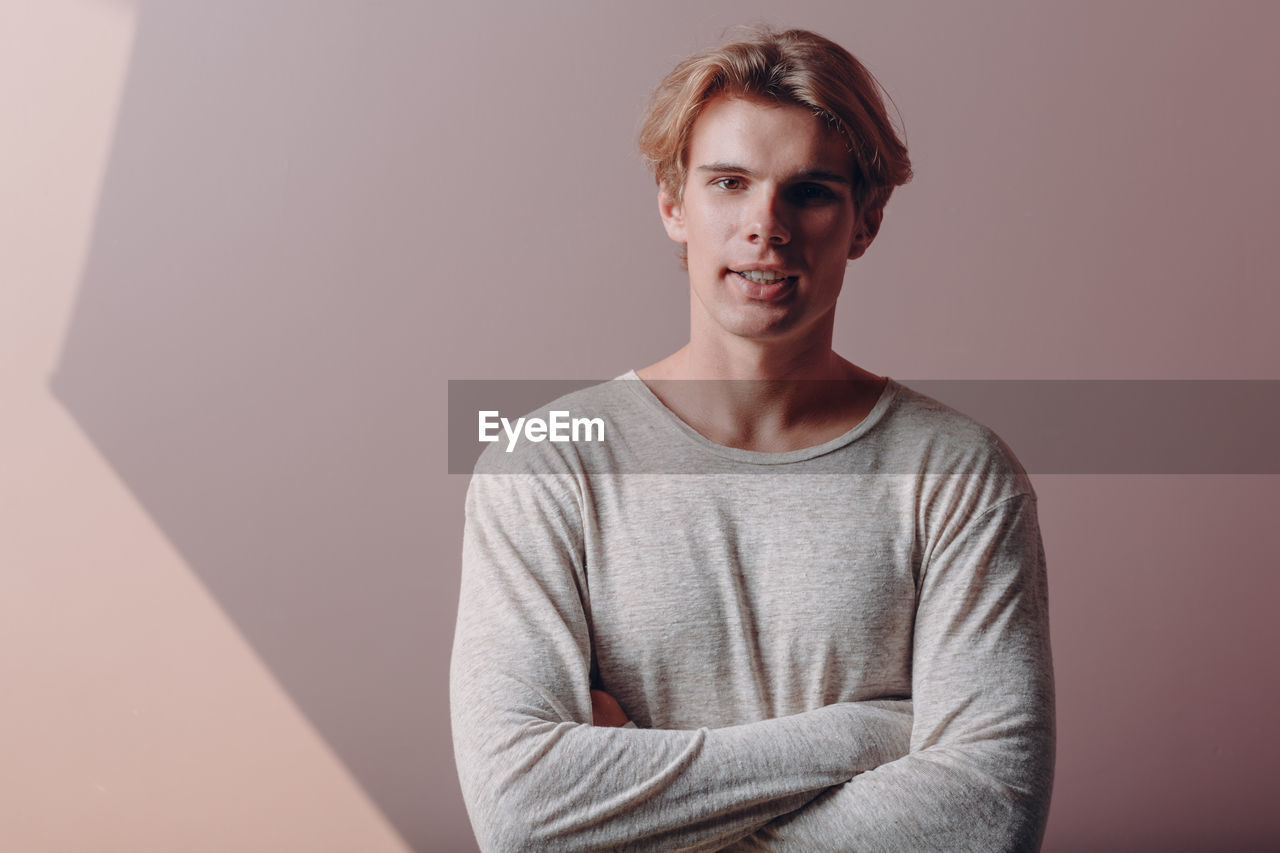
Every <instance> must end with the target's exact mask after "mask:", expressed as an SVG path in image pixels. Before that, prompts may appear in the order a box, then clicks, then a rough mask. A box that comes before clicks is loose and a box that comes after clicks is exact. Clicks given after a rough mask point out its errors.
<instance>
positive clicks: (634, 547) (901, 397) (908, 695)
mask: <svg viewBox="0 0 1280 853" xmlns="http://www.w3.org/2000/svg"><path fill="white" fill-rule="evenodd" d="M550 409H559V410H567V411H571V412H572V413H573V415H574V416H578V415H581V416H589V417H602V418H603V419H604V421H605V423H606V440H605V441H604V442H599V443H588V442H578V443H573V444H552V443H550V442H545V443H541V444H529V443H525V444H524V445H523V446H522V447H517V448H516V451H515V452H512V453H507V452H505V448H502V447H500V446H494V447H491V448H490V450H489V451H488V452H486V454H485V455H484V456H483V457H482V459H481V461H480V463H479V464H478V465H477V469H476V475H475V476H474V477H473V478H472V482H471V486H470V489H469V491H468V497H467V524H466V532H465V535H464V546H463V576H462V593H461V601H460V605H459V616H458V626H457V634H456V638H455V644H454V652H453V661H452V667H451V688H450V692H451V703H452V712H453V729H454V746H455V752H456V757H457V762H458V771H459V777H460V780H461V783H462V790H463V794H464V797H465V800H466V803H467V808H468V812H469V814H470V816H471V820H472V825H473V827H474V828H475V830H476V835H477V838H478V839H479V841H480V844H481V846H482V847H483V848H484V849H485V850H617V849H625V850H675V849H688V850H716V849H722V848H728V847H732V848H733V849H735V850H749V849H769V850H795V851H820V850H855V849H856V850H884V851H903V850H926V849H940V850H981V851H999V850H1028V849H1035V848H1036V847H1037V846H1038V844H1039V841H1040V838H1041V835H1042V833H1043V828H1044V821H1045V817H1046V814H1047V811H1048V799H1049V792H1050V786H1051V780H1052V765H1053V685H1052V669H1051V664H1050V654H1049V641H1048V615H1047V604H1046V591H1045V577H1044V557H1043V551H1042V549H1041V545H1040V537H1039V529H1038V524H1037V521H1036V513H1035V497H1034V493H1033V491H1032V489H1031V485H1030V483H1029V481H1028V480H1027V478H1026V476H1025V474H1024V473H1023V472H1022V470H1021V468H1020V467H1019V466H1018V464H1017V462H1016V460H1014V459H1013V457H1012V455H1011V454H1010V453H1009V452H1008V450H1007V449H1006V448H1005V447H1004V446H1003V445H1002V444H1001V443H1000V441H999V440H998V439H997V438H996V437H995V436H994V435H993V434H992V433H991V432H990V431H989V430H986V429H985V428H983V427H981V426H979V425H978V424H976V423H974V422H973V421H971V420H969V419H967V418H965V417H963V416H962V415H959V414H957V413H955V412H953V411H951V410H949V409H947V408H945V407H944V406H941V405H940V404H938V403H936V402H934V401H932V400H930V399H928V398H926V397H924V396H922V395H919V394H916V393H915V392H912V391H910V390H909V389H907V388H905V387H904V386H902V385H900V384H898V383H895V382H890V383H889V385H888V387H887V388H886V389H885V392H884V393H883V395H882V396H881V398H880V400H879V401H878V402H877V404H876V406H875V407H874V408H873V410H872V411H871V413H870V414H869V415H868V416H867V417H866V418H865V419H864V420H863V421H862V423H860V424H859V425H858V426H856V427H855V428H854V429H852V430H850V431H849V432H848V433H846V434H844V435H843V436H840V437H839V438H837V439H834V440H832V441H829V442H827V443H825V444H822V445H819V446H817V447H811V448H806V449H804V450H798V451H793V452H787V453H758V452H753V451H746V450H739V449H734V448H727V447H723V446H720V445H717V444H714V443H712V442H710V441H708V440H707V439H705V438H703V437H702V436H700V435H699V434H698V433H696V432H695V431H694V430H692V429H691V428H690V427H688V426H687V425H686V424H684V423H683V422H682V421H680V420H679V419H678V418H676V417H675V415H673V414H672V413H671V412H670V411H669V410H667V409H666V408H665V407H664V406H663V405H662V404H661V402H659V401H658V399H657V398H656V397H654V396H653V394H652V393H651V392H650V391H649V390H648V389H647V388H646V386H645V385H644V384H643V383H642V382H640V381H638V380H637V379H636V377H635V375H634V373H632V374H628V376H627V377H625V378H624V380H620V381H614V382H611V383H606V384H604V385H601V386H596V387H594V388H590V389H586V390H584V391H582V392H578V393H577V394H574V395H570V396H569V397H567V398H563V399H562V400H560V401H558V402H557V403H556V404H553V405H552V406H549V407H548V410H550ZM592 687H599V688H602V689H604V690H607V691H608V692H609V693H610V694H612V695H613V696H614V697H615V698H617V699H618V701H619V702H620V703H621V705H622V707H623V709H624V710H625V711H626V712H627V715H628V716H629V717H630V718H631V719H632V720H634V721H636V723H637V724H638V725H639V726H640V728H638V729H630V728H627V729H613V728H602V727H596V726H592V725H591V724H590V723H591V702H590V695H589V690H590V688H592Z"/></svg>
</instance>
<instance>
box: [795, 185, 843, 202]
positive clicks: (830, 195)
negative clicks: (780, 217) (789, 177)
mask: <svg viewBox="0 0 1280 853" xmlns="http://www.w3.org/2000/svg"><path fill="white" fill-rule="evenodd" d="M790 196H791V199H792V201H794V202H796V203H797V204H819V203H821V202H824V201H830V200H832V199H834V198H835V197H836V194H835V193H834V192H832V190H831V189H830V188H828V187H826V186H824V185H822V184H797V185H796V186H794V187H792V188H791V192H790Z"/></svg>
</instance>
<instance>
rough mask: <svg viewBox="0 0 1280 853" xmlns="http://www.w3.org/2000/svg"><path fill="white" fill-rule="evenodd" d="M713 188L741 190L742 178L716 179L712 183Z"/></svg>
mask: <svg viewBox="0 0 1280 853" xmlns="http://www.w3.org/2000/svg"><path fill="white" fill-rule="evenodd" d="M711 185H712V186H713V187H719V188H720V189H722V190H740V189H742V179H741V178H716V179H715V180H714V181H712V182H711Z"/></svg>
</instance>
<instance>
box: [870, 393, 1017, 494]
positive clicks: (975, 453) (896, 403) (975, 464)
mask: <svg viewBox="0 0 1280 853" xmlns="http://www.w3.org/2000/svg"><path fill="white" fill-rule="evenodd" d="M883 426H884V431H885V433H886V437H887V439H888V440H889V441H890V442H892V444H893V446H894V447H895V448H896V449H897V450H898V451H899V454H900V455H901V456H902V457H903V464H909V465H911V467H912V469H913V470H915V471H917V472H919V473H921V474H923V475H925V476H932V477H945V478H953V479H954V478H962V479H970V480H980V481H984V482H985V483H986V484H987V485H988V486H990V487H992V488H997V487H998V490H999V492H1001V494H992V495H990V497H991V498H992V499H994V500H998V499H1000V498H1002V497H1010V496H1012V495H1014V494H1019V493H1025V494H1029V495H1031V496H1032V497H1034V495H1035V492H1034V489H1033V488H1032V486H1031V480H1030V478H1029V477H1028V476H1027V473H1026V471H1025V470H1024V469H1023V467H1022V463H1020V462H1019V461H1018V457H1017V456H1016V455H1015V454H1014V452H1013V450H1012V449H1011V448H1010V447H1009V446H1008V445H1007V444H1006V443H1005V442H1004V441H1003V440H1002V439H1001V438H1000V436H998V435H997V434H996V433H995V431H994V430H992V429H991V428H990V427H988V426H986V425H985V424H982V423H979V422H978V421H977V420H974V419H973V418H971V417H969V416H968V415H966V414H963V413H962V412H958V411H956V410H955V409H953V408H951V407H950V406H948V405H946V404H945V403H942V402H940V401H938V400H935V399H934V398H932V397H930V396H928V395H926V394H922V393H920V392H919V391H916V390H914V389H912V388H908V387H907V386H905V385H903V384H901V383H898V382H894V399H893V402H892V404H891V407H890V411H889V413H888V415H887V416H886V418H885V421H884V425H883Z"/></svg>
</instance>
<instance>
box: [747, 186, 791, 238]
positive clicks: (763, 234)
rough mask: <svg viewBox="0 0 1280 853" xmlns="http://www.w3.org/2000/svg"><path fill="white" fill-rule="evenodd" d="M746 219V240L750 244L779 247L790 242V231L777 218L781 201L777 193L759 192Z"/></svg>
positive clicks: (781, 220) (780, 218)
mask: <svg viewBox="0 0 1280 853" xmlns="http://www.w3.org/2000/svg"><path fill="white" fill-rule="evenodd" d="M755 202H756V203H755V204H754V205H753V206H752V208H751V211H750V216H749V217H748V218H747V239H748V240H749V241H750V242H752V243H766V244H769V245H775V246H781V245H784V244H786V243H789V242H791V231H790V229H788V228H787V225H786V223H785V222H784V221H783V219H782V217H781V216H779V206H780V205H782V203H783V200H782V199H781V198H780V197H779V195H778V193H776V192H773V191H769V190H761V192H760V193H759V194H758V196H757V198H756V199H755Z"/></svg>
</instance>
